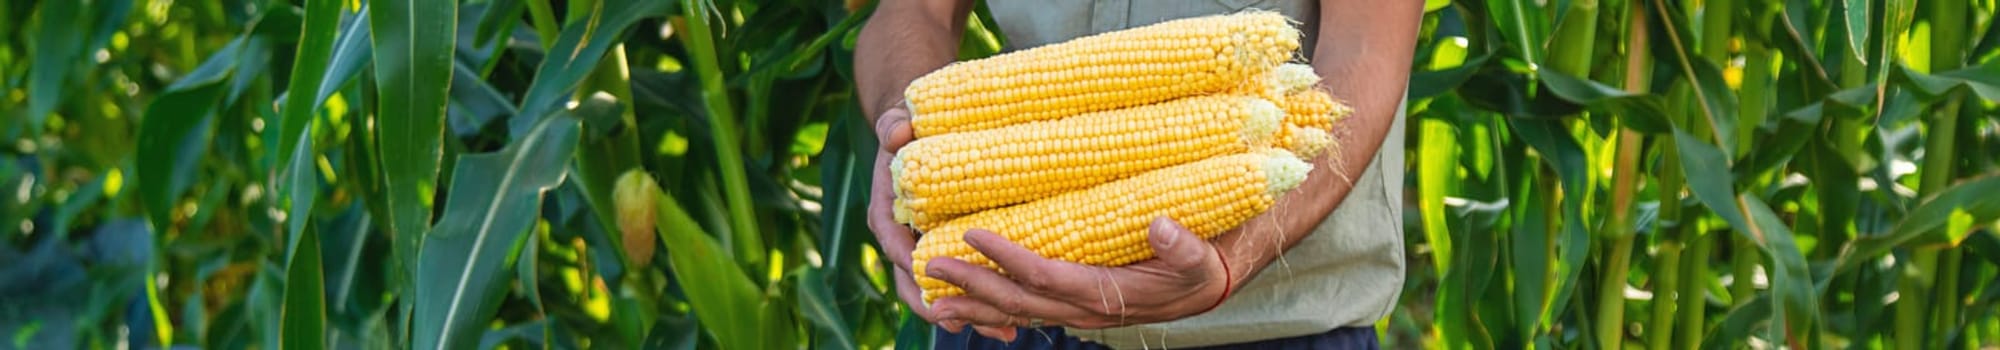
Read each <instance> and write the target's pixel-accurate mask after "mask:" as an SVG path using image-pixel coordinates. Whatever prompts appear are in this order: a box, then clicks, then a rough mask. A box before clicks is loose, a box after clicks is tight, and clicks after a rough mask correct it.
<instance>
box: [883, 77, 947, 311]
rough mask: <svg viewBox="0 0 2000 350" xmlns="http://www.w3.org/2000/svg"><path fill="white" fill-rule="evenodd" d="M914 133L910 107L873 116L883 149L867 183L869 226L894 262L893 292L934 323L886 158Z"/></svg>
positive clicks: (913, 242) (912, 239) (912, 236)
mask: <svg viewBox="0 0 2000 350" xmlns="http://www.w3.org/2000/svg"><path fill="white" fill-rule="evenodd" d="M914 135H916V133H915V132H914V131H912V130H910V110H909V109H907V108H904V107H903V106H896V107H894V108H890V109H889V110H888V111H886V112H883V113H882V115H881V116H880V117H878V118H875V138H876V139H878V140H881V144H882V149H881V150H878V151H876V152H875V179H874V181H873V183H872V184H871V185H870V186H869V190H870V191H871V192H872V193H870V194H869V197H868V228H869V231H874V232H875V241H876V242H878V243H879V244H881V246H882V255H883V256H886V257H888V258H889V262H890V263H893V264H895V265H896V271H895V274H896V276H895V279H896V296H897V297H900V298H902V299H903V304H905V305H909V307H910V311H912V312H914V313H916V314H917V317H922V318H923V319H924V321H927V322H932V323H935V322H937V319H935V318H934V317H933V315H932V313H931V310H930V307H929V306H926V305H924V298H923V289H921V288H917V282H916V280H915V279H914V277H912V276H914V275H912V274H911V273H910V252H911V251H912V250H915V249H916V239H917V237H916V234H915V233H914V232H912V231H911V230H910V227H909V226H906V225H903V224H901V223H897V222H896V216H895V209H894V208H895V201H896V191H895V185H896V184H895V179H894V178H892V177H891V175H889V161H890V159H892V158H894V157H895V156H896V150H899V149H902V148H903V145H905V144H909V143H910V140H911V139H912V138H914Z"/></svg>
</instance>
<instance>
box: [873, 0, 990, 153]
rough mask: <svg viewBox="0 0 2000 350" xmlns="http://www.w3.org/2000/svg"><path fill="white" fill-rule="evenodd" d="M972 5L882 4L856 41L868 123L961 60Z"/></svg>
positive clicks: (956, 1) (961, 0)
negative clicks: (921, 80) (906, 91)
mask: <svg viewBox="0 0 2000 350" xmlns="http://www.w3.org/2000/svg"><path fill="white" fill-rule="evenodd" d="M971 11H972V1H969V0H953V1H922V0H881V4H878V5H876V7H875V13H874V14H872V15H870V16H869V17H868V23H867V25H866V26H865V27H862V28H861V33H860V35H859V36H857V37H856V38H855V40H854V75H855V77H854V84H855V87H856V90H858V91H856V93H859V94H861V96H860V97H861V112H862V115H865V116H867V117H868V121H869V122H870V123H874V122H876V121H877V118H878V117H880V116H881V115H882V113H885V112H888V111H889V109H890V108H891V107H894V106H895V105H897V104H899V103H901V102H902V101H903V88H904V87H906V86H909V85H910V81H911V80H916V79H917V77H920V76H923V75H924V74H925V73H930V72H931V71H933V70H937V69H938V68H940V67H944V66H945V65H946V64H950V63H951V62H952V61H955V60H957V58H958V43H959V38H960V36H961V35H962V33H963V32H964V31H965V16H966V15H967V14H970V13H971Z"/></svg>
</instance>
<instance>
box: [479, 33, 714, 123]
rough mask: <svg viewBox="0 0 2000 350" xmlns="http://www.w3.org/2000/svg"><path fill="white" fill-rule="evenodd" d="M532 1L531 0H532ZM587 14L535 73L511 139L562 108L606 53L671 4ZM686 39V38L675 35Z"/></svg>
mask: <svg viewBox="0 0 2000 350" xmlns="http://www.w3.org/2000/svg"><path fill="white" fill-rule="evenodd" d="M530 1H532V0H530ZM597 4H598V7H596V8H594V9H593V11H591V12H590V13H588V14H586V15H588V16H589V17H588V18H585V19H584V20H580V21H575V22H572V23H570V24H569V25H566V26H563V30H562V34H561V36H559V37H557V38H556V39H555V45H554V46H551V47H549V50H548V52H550V53H551V54H549V55H548V56H546V57H544V58H545V60H544V61H542V63H541V66H539V67H537V68H536V69H535V81H534V84H532V85H530V86H528V92H527V95H526V96H523V97H522V98H521V104H520V108H519V109H520V112H521V113H520V114H519V115H517V116H515V117H514V118H513V119H512V120H510V121H509V122H508V130H509V132H510V134H511V135H514V136H515V137H519V136H520V135H521V134H523V133H525V132H526V131H527V130H528V129H529V128H531V127H533V126H534V125H535V124H536V123H537V122H538V121H539V120H538V118H541V117H543V116H545V115H548V112H549V111H553V110H557V109H559V108H563V103H562V102H563V101H566V100H568V99H569V98H570V93H571V92H573V91H576V89H577V87H578V86H579V85H580V84H582V83H583V79H584V78H586V77H589V76H590V72H591V71H593V70H596V69H597V62H598V61H599V60H602V59H603V58H604V54H605V52H608V51H610V50H611V47H612V46H613V45H615V44H617V43H618V41H619V40H618V38H621V37H622V35H623V34H625V33H626V32H627V29H628V28H629V27H631V26H632V24H634V23H638V21H639V20H640V19H645V18H647V17H651V16H657V15H660V14H661V13H662V12H664V11H666V9H667V7H668V6H671V5H673V2H671V1H641V0H604V1H602V2H599V3H597ZM676 35H685V34H676Z"/></svg>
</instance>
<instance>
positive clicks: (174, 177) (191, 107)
mask: <svg viewBox="0 0 2000 350" xmlns="http://www.w3.org/2000/svg"><path fill="white" fill-rule="evenodd" d="M245 40H246V39H244V38H238V39H237V40H236V41H233V42H230V44H229V45H228V46H225V47H223V49H222V51H219V52H216V53H215V54H214V55H210V56H209V59H208V60H207V61H205V62H202V64H201V66H199V67H197V68H196V69H195V70H194V72H193V73H189V74H188V75H187V76H186V77H183V78H181V80H178V81H175V82H174V84H173V85H171V86H168V87H167V92H166V93H164V94H161V95H160V97H159V98H155V99H154V100H153V103H152V104H150V105H147V106H146V113H145V117H144V119H141V123H140V126H139V144H138V155H137V160H138V173H137V176H135V179H136V180H137V182H138V184H139V193H140V197H141V198H142V200H143V201H144V203H145V207H146V213H147V214H149V215H150V216H151V217H152V221H153V227H154V230H157V231H162V232H166V231H169V228H170V227H173V208H174V203H175V202H178V201H179V199H180V195H181V192H183V191H186V190H187V187H188V183H189V181H192V180H193V178H194V169H195V168H194V166H195V164H197V163H199V162H200V157H201V155H202V153H204V152H205V150H206V149H207V148H208V144H209V143H208V134H209V123H210V122H211V121H212V120H213V118H212V117H213V116H214V108H215V107H216V104H217V102H218V101H219V100H220V99H221V97H222V92H223V86H222V85H221V83H222V82H223V81H224V79H225V78H228V77H229V74H230V72H231V71H232V70H234V69H235V67H236V66H235V64H236V62H237V60H236V58H237V57H236V55H237V54H238V53H239V52H241V49H242V48H243V47H244V45H246V44H245V42H246V41H245Z"/></svg>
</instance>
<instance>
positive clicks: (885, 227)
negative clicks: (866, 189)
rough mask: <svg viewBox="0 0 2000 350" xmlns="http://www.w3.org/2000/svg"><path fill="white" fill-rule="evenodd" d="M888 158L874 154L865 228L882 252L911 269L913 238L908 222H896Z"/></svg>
mask: <svg viewBox="0 0 2000 350" xmlns="http://www.w3.org/2000/svg"><path fill="white" fill-rule="evenodd" d="M890 186H892V185H891V184H890V180H889V168H888V158H885V157H881V156H879V154H878V156H877V157H875V182H874V186H873V188H872V189H871V190H870V191H871V192H872V193H870V194H869V196H870V197H869V200H868V230H869V231H874V233H875V241H876V242H877V243H878V244H880V245H881V246H882V255H883V256H884V257H886V258H888V259H889V262H890V263H893V264H895V265H896V267H898V268H901V269H904V270H909V269H910V251H911V250H913V249H916V240H915V237H914V235H912V234H911V232H910V227H909V226H904V225H903V224H901V223H897V222H896V216H895V208H894V205H895V196H894V192H892V190H891V189H890Z"/></svg>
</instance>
